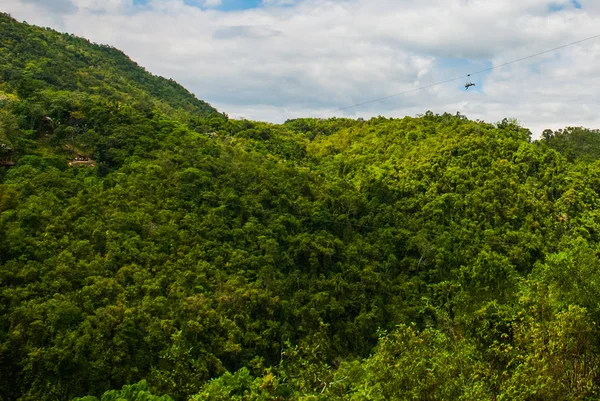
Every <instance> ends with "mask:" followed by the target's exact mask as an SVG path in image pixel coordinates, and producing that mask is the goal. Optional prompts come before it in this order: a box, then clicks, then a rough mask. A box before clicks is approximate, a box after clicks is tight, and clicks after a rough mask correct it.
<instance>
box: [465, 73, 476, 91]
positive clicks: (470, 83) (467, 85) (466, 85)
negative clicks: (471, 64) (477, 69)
mask: <svg viewBox="0 0 600 401" xmlns="http://www.w3.org/2000/svg"><path fill="white" fill-rule="evenodd" d="M470 76H471V74H469V75H467V77H470ZM471 86H475V84H474V83H473V82H471V80H469V82H467V83H466V84H465V90H468V89H469V88H470V87H471Z"/></svg>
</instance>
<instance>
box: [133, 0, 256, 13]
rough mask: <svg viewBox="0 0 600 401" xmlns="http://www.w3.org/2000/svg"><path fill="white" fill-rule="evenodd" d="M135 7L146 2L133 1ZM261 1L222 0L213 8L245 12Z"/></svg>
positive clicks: (188, 1) (192, 2)
mask: <svg viewBox="0 0 600 401" xmlns="http://www.w3.org/2000/svg"><path fill="white" fill-rule="evenodd" d="M184 2H185V4H187V5H190V6H196V7H200V8H202V7H201V4H202V2H201V1H196V0H185V1H184ZM133 3H134V4H135V5H142V6H143V5H147V3H148V1H147V0H133ZM260 3H261V0H222V1H221V5H220V6H219V7H215V8H216V9H218V10H221V11H235V10H247V9H251V8H256V7H258V6H260Z"/></svg>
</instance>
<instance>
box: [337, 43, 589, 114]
mask: <svg viewBox="0 0 600 401" xmlns="http://www.w3.org/2000/svg"><path fill="white" fill-rule="evenodd" d="M597 38H600V34H598V35H594V36H590V37H587V38H585V39H580V40H577V41H575V42H571V43H567V44H566V45H562V46H557V47H554V48H552V49H549V50H544V51H542V52H539V53H535V54H532V55H529V56H525V57H521V58H518V59H516V60H512V61H508V62H506V63H502V64H498V65H496V66H493V67H489V68H485V69H483V70H480V71H476V72H472V73H470V74H467V75H462V76H460V77H456V78H451V79H447V80H444V81H440V82H436V83H433V84H429V85H425V86H420V87H418V88H414V89H410V90H407V91H404V92H398V93H394V94H393V95H388V96H384V97H380V98H377V99H373V100H367V101H366V102H361V103H356V104H353V105H351V106H346V107H342V108H340V109H337V110H336V111H343V110H348V109H352V108H355V107H359V106H364V105H365V104H369V103H375V102H379V101H382V100H386V99H390V98H392V97H396V96H401V95H406V94H408V93H412V92H418V91H421V90H423V89H429V88H432V87H434V86H439V85H443V84H447V83H450V82H454V81H458V80H462V79H466V78H468V77H470V76H472V75H478V74H483V73H484V72H488V71H492V70H495V69H497V68H501V67H506V66H507V65H511V64H515V63H519V62H521V61H524V60H528V59H531V58H534V57H538V56H541V55H543V54H548V53H552V52H555V51H556V50H560V49H564V48H566V47H570V46H574V45H578V44H580V43H583V42H587V41H589V40H592V39H597Z"/></svg>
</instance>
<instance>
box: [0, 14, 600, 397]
mask: <svg viewBox="0 0 600 401" xmlns="http://www.w3.org/2000/svg"><path fill="white" fill-rule="evenodd" d="M599 135H600V133H599V132H598V131H594V130H587V129H584V128H567V129H565V130H560V131H557V132H552V131H546V132H545V133H544V136H543V138H542V139H541V140H539V141H532V140H531V134H530V132H529V131H528V130H527V129H524V128H522V127H520V126H519V125H518V124H517V123H516V122H514V121H512V120H509V119H505V120H503V121H501V122H498V123H496V124H489V123H485V122H480V121H471V120H469V119H467V118H466V117H464V116H462V115H460V114H448V113H446V114H443V115H437V114H433V113H431V112H427V113H425V114H424V115H422V116H419V117H415V118H413V117H405V118H402V119H388V118H384V117H378V118H372V119H370V120H368V121H363V120H352V119H340V118H332V119H295V120H290V121H287V122H286V123H284V124H279V125H277V124H268V123H260V122H253V121H246V120H242V121H238V120H230V119H228V117H227V115H225V114H221V113H219V112H217V111H216V110H215V109H213V108H212V107H210V106H209V105H208V104H207V103H205V102H203V101H200V100H198V99H196V98H195V97H194V96H193V95H191V94H190V93H189V92H187V91H186V90H185V89H183V88H182V87H181V86H179V85H178V84H176V83H175V82H173V81H169V80H165V79H163V78H160V77H155V76H152V75H150V74H148V73H147V72H145V71H144V69H143V68H141V67H139V66H137V65H136V64H135V63H133V62H132V61H130V60H129V59H128V58H127V57H126V56H125V55H124V54H123V53H121V52H119V51H117V50H116V49H113V48H110V47H107V46H99V45H95V44H91V43H89V42H88V41H86V40H84V39H80V38H77V37H74V36H71V35H66V34H59V33H57V32H54V31H52V30H49V29H42V28H37V27H33V26H29V25H26V24H22V23H18V22H16V21H15V20H13V19H12V18H10V17H9V16H8V15H1V16H0V156H1V157H4V158H5V159H4V160H8V159H10V160H11V163H14V164H15V165H14V166H12V165H11V166H9V165H6V166H4V167H2V166H0V377H2V380H1V381H0V400H23V401H25V400H72V399H78V400H86V401H93V400H102V401H109V400H123V399H125V400H142V399H143V400H177V401H179V400H330V399H331V400H333V399H335V400H341V399H352V400H390V399H397V400H409V399H411V400H414V399H431V400H433V399H438V400H442V399H443V400H453V399H462V400H474V399H477V400H479V399H482V400H483V399H489V400H492V399H493V400H547V399H553V400H579V399H595V398H597V397H599V396H600V386H599V384H600V377H599V374H600V371H599V369H600V353H599V351H600V350H599V349H598V345H599V344H600V333H599V332H598V322H599V321H600V302H599V299H600V298H599V297H600V295H599V294H600V261H599V260H598V251H599V241H600V211H599V209H598V206H599V205H600V162H599V161H598V159H599V158H600V142H599V139H598V136H599ZM81 159H83V160H93V161H94V163H91V162H90V163H82V162H80V160H81ZM1 160H3V159H0V161H1ZM78 162H79V163H81V164H78ZM69 163H70V164H69Z"/></svg>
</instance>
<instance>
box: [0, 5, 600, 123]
mask: <svg viewBox="0 0 600 401" xmlns="http://www.w3.org/2000/svg"><path fill="white" fill-rule="evenodd" d="M132 1H133V3H134V4H135V5H137V6H138V7H139V9H138V10H140V11H141V10H143V11H144V12H131V11H132V10H131V4H132ZM211 4H212V5H213V6H212V10H215V9H216V10H220V11H223V12H205V11H206V10H207V7H206V5H208V8H211V6H210V5H211ZM286 4H287V5H286ZM284 5H285V6H284ZM257 7H258V8H260V12H256V11H255V9H256V8H257ZM0 10H2V11H5V12H9V13H11V14H12V15H13V16H14V17H15V18H17V19H20V20H27V21H28V22H29V23H33V24H36V25H42V26H50V27H53V28H56V29H58V30H61V31H63V32H69V33H74V34H76V35H79V36H83V37H86V38H88V39H90V40H92V41H93V42H96V43H105V44H109V45H112V46H114V47H117V48H119V49H121V50H122V51H124V52H125V53H126V54H127V55H129V56H130V57H131V58H132V59H133V60H135V61H136V62H137V63H138V64H140V65H143V66H144V67H145V68H146V69H147V70H149V71H150V72H152V73H154V74H157V75H162V76H165V77H168V78H173V79H175V80H176V81H178V82H179V83H181V84H182V85H184V86H185V87H186V88H188V89H189V90H190V91H192V92H193V93H195V94H196V95H197V96H198V98H200V99H203V100H206V101H208V102H209V103H211V104H213V105H214V106H215V107H217V108H218V109H219V110H221V111H223V112H226V113H228V114H229V115H230V116H232V117H234V118H238V117H245V118H248V119H254V120H262V121H271V122H282V121H285V120H286V119H289V118H295V117H322V118H326V117H331V116H341V115H343V116H348V117H362V118H369V117H371V116H377V115H384V116H388V117H401V116H405V115H417V114H422V113H424V112H425V111H427V110H431V111H433V112H437V113H444V112H450V113H456V112H457V111H458V112H460V113H462V114H465V115H467V116H468V117H470V118H474V119H482V120H485V121H489V122H494V121H500V120H502V119H503V118H516V119H518V120H519V121H521V123H522V124H523V125H524V126H526V127H528V128H531V129H532V132H534V134H535V133H538V134H539V133H541V132H542V131H543V129H545V128H552V129H558V128H564V127H565V126H588V127H590V128H596V127H600V114H598V113H597V110H599V109H600V93H598V91H597V90H596V88H598V87H600V63H599V62H598V60H600V39H599V40H596V41H589V42H586V43H582V44H580V45H577V46H573V47H569V48H566V49H561V50H560V51H559V52H556V53H553V54H545V55H544V56H542V57H536V58H534V59H527V60H525V61H523V62H522V63H515V64H511V65H508V66H505V67H502V68H497V69H494V70H492V71H488V72H486V73H482V74H478V75H473V76H472V77H471V78H472V81H473V82H474V83H476V85H477V86H476V87H474V88H470V89H469V90H468V91H465V89H464V84H465V82H466V80H467V79H468V78H464V79H463V78H461V79H459V80H456V81H452V82H449V83H447V84H443V85H437V86H433V87H428V88H427V89H425V90H418V91H415V89H417V88H420V87H425V86H429V85H431V84H434V83H436V82H442V81H446V80H449V79H452V78H456V77H464V76H465V75H466V74H469V73H473V72H476V71H480V70H483V69H486V68H490V67H492V66H497V65H501V64H504V63H506V62H509V61H512V60H517V59H520V58H523V57H526V56H529V55H532V54H536V53H539V52H541V51H544V50H547V49H551V48H555V47H557V46H560V45H564V44H566V43H569V42H574V41H577V40H580V39H582V38H585V37H589V36H592V35H597V34H598V33H600V31H599V29H600V28H598V27H600V0H519V1H509V0H503V1H500V0H498V1H483V0H481V1H466V0H427V1H423V0H394V1H389V0H221V1H219V0H0ZM463 81H465V82H463ZM397 93H407V94H406V95H401V96H391V97H390V95H394V94H397ZM381 98H385V99H384V100H382V101H377V102H371V103H368V104H365V105H364V106H362V107H356V108H351V109H347V110H344V111H343V112H340V109H342V108H344V107H346V106H350V105H353V104H359V103H362V102H368V101H370V100H373V99H381Z"/></svg>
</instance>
